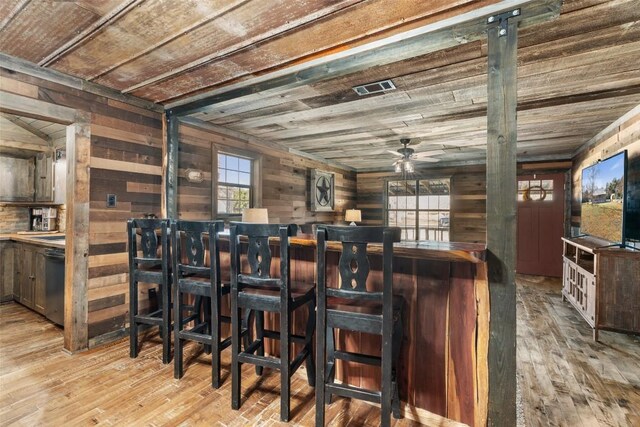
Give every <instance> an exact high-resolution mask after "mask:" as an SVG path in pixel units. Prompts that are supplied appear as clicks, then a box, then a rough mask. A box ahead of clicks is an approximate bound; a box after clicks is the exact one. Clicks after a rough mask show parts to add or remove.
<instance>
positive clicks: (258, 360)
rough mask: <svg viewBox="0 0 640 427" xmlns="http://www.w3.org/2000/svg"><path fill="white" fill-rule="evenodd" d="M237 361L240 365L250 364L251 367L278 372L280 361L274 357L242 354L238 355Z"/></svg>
mask: <svg viewBox="0 0 640 427" xmlns="http://www.w3.org/2000/svg"><path fill="white" fill-rule="evenodd" d="M238 361H239V362H240V363H251V364H253V365H258V366H262V367H263V368H271V369H277V370H280V359H276V358H275V357H268V356H256V355H254V354H248V353H245V352H242V353H240V354H239V355H238Z"/></svg>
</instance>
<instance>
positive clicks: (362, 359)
mask: <svg viewBox="0 0 640 427" xmlns="http://www.w3.org/2000/svg"><path fill="white" fill-rule="evenodd" d="M333 356H334V357H335V358H336V359H340V360H345V361H347V362H356V363H362V364H365V365H372V366H380V363H381V362H382V358H380V357H379V356H370V355H368V354H360V353H352V352H350V351H341V350H335V352H334V353H333Z"/></svg>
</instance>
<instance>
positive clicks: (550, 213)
mask: <svg viewBox="0 0 640 427" xmlns="http://www.w3.org/2000/svg"><path fill="white" fill-rule="evenodd" d="M563 231H564V175H563V174H550V175H539V174H535V175H527V176H518V244H517V245H518V253H517V266H516V270H517V272H518V273H522V274H535V275H540V276H553V277H560V276H562V241H561V240H560V238H561V237H562V236H563V234H564V232H563Z"/></svg>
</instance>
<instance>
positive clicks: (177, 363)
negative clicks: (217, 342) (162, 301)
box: [173, 286, 184, 379]
mask: <svg viewBox="0 0 640 427" xmlns="http://www.w3.org/2000/svg"><path fill="white" fill-rule="evenodd" d="M175 294H176V295H175V305H174V311H175V313H174V317H175V321H174V322H173V335H174V337H173V377H174V378H175V379H180V378H182V375H183V374H184V371H183V369H182V340H181V339H180V331H182V326H183V322H182V312H183V310H184V304H183V301H182V294H181V292H180V288H179V287H178V286H176V292H175Z"/></svg>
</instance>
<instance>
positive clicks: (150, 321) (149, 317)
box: [133, 310, 162, 326]
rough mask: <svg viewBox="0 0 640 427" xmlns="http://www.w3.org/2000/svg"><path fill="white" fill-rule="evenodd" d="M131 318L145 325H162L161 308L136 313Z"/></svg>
mask: <svg viewBox="0 0 640 427" xmlns="http://www.w3.org/2000/svg"><path fill="white" fill-rule="evenodd" d="M133 320H134V321H135V322H136V323H144V324H146V325H155V326H160V325H162V310H158V311H154V312H153V313H149V314H138V315H136V316H134V318H133Z"/></svg>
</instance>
